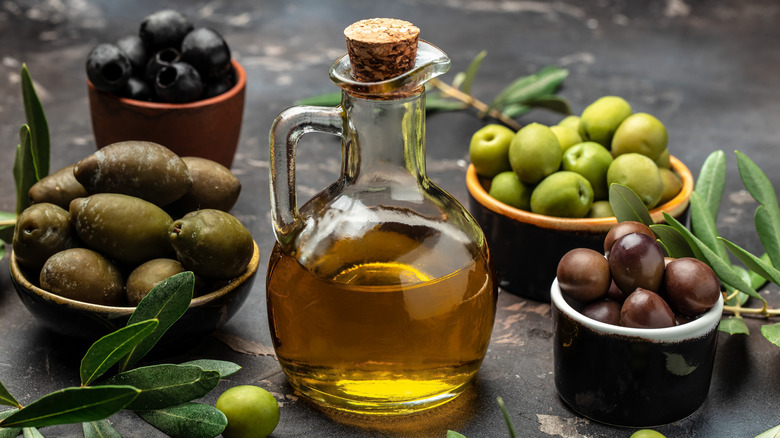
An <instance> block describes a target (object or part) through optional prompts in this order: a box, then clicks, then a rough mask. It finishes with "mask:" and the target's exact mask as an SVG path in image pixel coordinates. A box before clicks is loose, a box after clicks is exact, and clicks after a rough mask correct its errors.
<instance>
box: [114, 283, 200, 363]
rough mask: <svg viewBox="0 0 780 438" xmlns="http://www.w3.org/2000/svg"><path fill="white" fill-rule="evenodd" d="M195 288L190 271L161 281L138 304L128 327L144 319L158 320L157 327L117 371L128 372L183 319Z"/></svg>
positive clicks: (122, 361)
mask: <svg viewBox="0 0 780 438" xmlns="http://www.w3.org/2000/svg"><path fill="white" fill-rule="evenodd" d="M194 287H195V275H194V274H193V273H192V272H191V271H187V272H182V273H179V274H176V275H173V276H171V277H169V278H167V279H166V280H163V281H162V282H161V283H160V284H158V285H157V286H155V287H154V288H153V289H152V290H151V291H150V292H149V293H148V294H147V295H146V296H145V297H144V298H143V299H142V300H141V302H140V303H138V306H137V307H136V308H135V311H134V312H133V314H132V315H130V319H129V320H128V321H127V325H131V324H135V323H136V322H140V321H145V320H147V319H157V320H158V321H159V324H158V325H157V328H155V329H154V331H153V332H152V333H151V334H150V335H148V336H147V337H146V338H144V339H143V340H142V341H141V342H140V343H139V344H138V345H136V346H135V347H134V348H133V349H132V350H131V351H130V353H128V354H127V355H126V356H125V357H123V358H122V359H120V361H119V370H120V371H125V370H127V369H129V368H130V367H131V366H133V365H135V364H136V363H137V362H138V361H139V360H141V359H142V358H143V357H144V356H145V355H146V353H148V352H149V351H150V350H151V349H152V348H153V347H154V345H155V344H156V343H157V341H159V340H160V338H162V336H163V335H164V334H165V332H166V331H167V330H168V329H169V328H170V327H171V326H172V325H173V324H174V323H175V322H176V321H177V320H178V319H179V318H181V316H182V315H184V312H186V311H187V308H188V307H189V305H190V302H191V301H192V292H193V289H194Z"/></svg>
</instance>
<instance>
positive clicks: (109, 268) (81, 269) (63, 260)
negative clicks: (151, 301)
mask: <svg viewBox="0 0 780 438" xmlns="http://www.w3.org/2000/svg"><path fill="white" fill-rule="evenodd" d="M40 282H41V287H42V288H43V289H45V290H47V291H49V292H52V293H55V294H57V295H60V296H62V297H65V298H70V299H72V300H77V301H84V302H88V303H93V304H103V305H106V306H121V305H123V304H124V301H125V295H124V286H125V285H124V280H123V279H122V274H121V273H120V272H119V269H118V268H117V267H116V266H115V265H114V264H113V263H111V261H110V260H108V259H107V258H105V257H103V256H102V255H101V254H99V253H97V252H95V251H92V250H90V249H87V248H71V249H66V250H64V251H60V252H58V253H57V254H54V255H53V256H51V257H50V258H49V260H47V261H46V264H44V265H43V269H41V275H40Z"/></svg>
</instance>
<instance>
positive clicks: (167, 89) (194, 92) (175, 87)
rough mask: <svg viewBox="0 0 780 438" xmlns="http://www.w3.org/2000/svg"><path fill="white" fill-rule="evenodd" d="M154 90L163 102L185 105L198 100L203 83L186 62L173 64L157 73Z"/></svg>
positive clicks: (195, 71)
mask: <svg viewBox="0 0 780 438" xmlns="http://www.w3.org/2000/svg"><path fill="white" fill-rule="evenodd" d="M154 88H155V91H156V92H157V95H158V96H159V97H160V99H162V100H163V101H165V102H171V103H185V102H192V101H195V100H198V99H200V97H201V95H202V94H203V81H201V79H200V75H199V74H198V71H197V70H195V67H193V66H191V65H190V64H187V63H186V62H175V63H173V64H171V65H167V66H165V67H163V68H162V69H161V70H160V71H159V72H158V73H157V80H156V81H155V83H154Z"/></svg>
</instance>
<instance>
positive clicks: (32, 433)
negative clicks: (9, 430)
mask: <svg viewBox="0 0 780 438" xmlns="http://www.w3.org/2000/svg"><path fill="white" fill-rule="evenodd" d="M22 436H23V437H24V438H44V437H43V435H42V434H41V433H40V432H39V431H38V429H36V428H34V427H25V428H24V429H22Z"/></svg>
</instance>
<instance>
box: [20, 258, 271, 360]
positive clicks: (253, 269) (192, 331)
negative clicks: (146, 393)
mask: <svg viewBox="0 0 780 438" xmlns="http://www.w3.org/2000/svg"><path fill="white" fill-rule="evenodd" d="M259 262H260V252H259V250H258V247H257V243H255V250H254V254H253V255H252V259H251V260H250V262H249V266H247V268H246V271H244V273H243V274H241V275H240V276H239V277H236V278H234V279H233V280H231V281H230V282H229V283H228V284H227V285H226V286H223V287H222V288H220V289H217V290H215V291H213V292H210V293H208V294H205V295H201V296H198V297H195V298H193V299H192V302H191V303H190V307H189V309H188V310H187V311H186V312H185V313H184V315H182V317H181V318H180V319H179V320H178V321H176V323H174V325H173V326H171V328H170V329H168V331H167V332H166V333H165V335H164V336H163V338H162V339H161V340H160V342H159V343H158V346H173V347H175V349H176V350H177V351H178V350H181V349H182V348H186V347H188V346H192V345H194V344H196V343H197V342H199V341H201V340H202V339H203V338H204V337H205V336H207V335H209V334H210V333H211V332H213V331H214V330H216V329H218V328H220V327H222V326H223V325H224V324H225V323H226V322H227V321H228V320H229V319H230V318H231V317H233V315H235V313H236V312H237V311H238V309H239V308H240V307H241V306H242V305H243V304H244V301H245V300H246V298H247V296H248V295H249V293H250V291H251V290H252V285H253V284H254V281H255V276H256V274H257V268H258V265H259ZM10 266H11V280H12V283H13V285H14V287H15V288H16V293H17V294H18V295H19V297H20V298H21V299H22V302H23V303H24V305H25V307H27V309H28V310H29V311H30V313H32V314H33V316H34V317H35V318H36V319H37V320H38V321H39V322H40V323H41V324H42V325H44V326H45V327H47V328H49V329H51V330H53V331H56V332H57V333H60V334H63V335H66V336H70V337H74V338H82V339H87V340H91V341H94V340H97V339H98V338H100V337H101V336H103V335H106V334H108V333H110V332H112V331H114V330H116V329H118V328H121V327H124V326H125V325H126V324H127V320H128V319H129V318H130V315H131V314H132V313H133V311H134V310H135V307H117V306H104V305H99V304H91V303H86V302H83V301H76V300H72V299H69V298H64V297H61V296H59V295H56V294H54V293H51V292H48V291H46V290H44V289H41V288H40V287H38V286H37V283H38V281H37V280H33V281H30V279H28V276H27V274H26V273H25V272H24V271H23V269H22V268H20V267H19V264H18V263H17V260H16V256H15V254H14V253H13V252H11V258H10Z"/></svg>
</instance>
